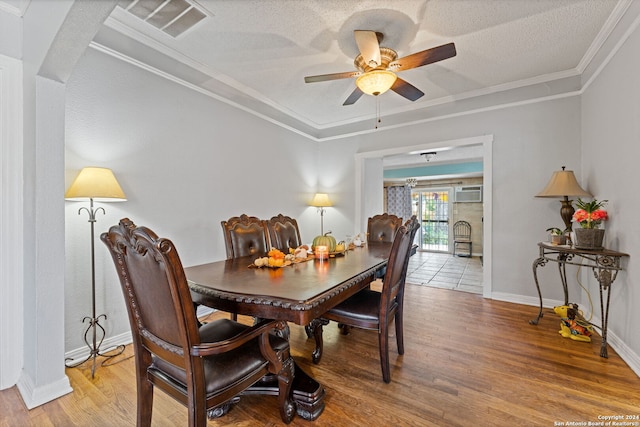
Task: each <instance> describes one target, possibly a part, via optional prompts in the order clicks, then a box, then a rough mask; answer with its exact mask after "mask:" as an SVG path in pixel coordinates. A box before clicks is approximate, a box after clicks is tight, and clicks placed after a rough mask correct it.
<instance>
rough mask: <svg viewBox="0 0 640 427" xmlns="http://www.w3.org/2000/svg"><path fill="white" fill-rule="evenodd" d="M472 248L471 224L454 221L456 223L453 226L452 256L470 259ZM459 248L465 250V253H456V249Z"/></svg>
mask: <svg viewBox="0 0 640 427" xmlns="http://www.w3.org/2000/svg"><path fill="white" fill-rule="evenodd" d="M472 246H473V242H472V241H471V224H469V223H468V222H467V221H456V223H455V224H453V255H458V256H465V257H470V256H471V254H472V253H473V252H472V251H471V248H472ZM461 248H466V249H467V250H466V252H463V253H462V254H460V253H457V252H458V249H461ZM463 250H464V249H463Z"/></svg>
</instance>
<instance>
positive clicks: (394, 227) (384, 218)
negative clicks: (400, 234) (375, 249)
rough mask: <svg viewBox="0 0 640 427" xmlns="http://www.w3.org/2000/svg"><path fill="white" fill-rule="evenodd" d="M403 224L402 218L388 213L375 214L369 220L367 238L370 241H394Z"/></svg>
mask: <svg viewBox="0 0 640 427" xmlns="http://www.w3.org/2000/svg"><path fill="white" fill-rule="evenodd" d="M401 225H402V218H399V217H397V216H395V215H390V214H388V213H383V214H381V215H374V216H372V217H370V218H369V219H368V220H367V240H368V241H369V242H393V238H394V236H395V235H396V232H397V231H398V229H399V228H400V226H401Z"/></svg>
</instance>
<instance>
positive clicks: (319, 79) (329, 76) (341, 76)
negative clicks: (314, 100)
mask: <svg viewBox="0 0 640 427" xmlns="http://www.w3.org/2000/svg"><path fill="white" fill-rule="evenodd" d="M361 74H362V72H360V71H347V72H344V73H333V74H320V75H317V76H307V77H305V78H304V82H305V83H315V82H326V81H327V80H339V79H348V78H351V77H358V76H359V75H361Z"/></svg>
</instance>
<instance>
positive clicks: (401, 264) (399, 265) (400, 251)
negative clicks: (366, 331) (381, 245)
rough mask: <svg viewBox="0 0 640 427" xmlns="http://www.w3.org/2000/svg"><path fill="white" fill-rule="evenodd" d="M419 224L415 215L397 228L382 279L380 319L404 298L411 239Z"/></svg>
mask: <svg viewBox="0 0 640 427" xmlns="http://www.w3.org/2000/svg"><path fill="white" fill-rule="evenodd" d="M419 225H420V224H419V222H418V220H417V219H416V217H415V215H414V216H412V217H411V219H409V220H408V221H407V223H406V225H402V226H400V227H399V228H398V231H397V232H396V235H395V237H394V239H393V244H392V246H391V253H390V256H389V261H388V262H387V271H386V273H385V275H384V279H382V292H381V302H380V319H382V318H383V316H384V315H386V313H390V312H391V311H392V310H393V309H394V308H395V307H396V306H399V305H402V297H403V296H404V284H405V279H406V276H407V266H408V264H409V257H410V256H411V249H412V246H413V239H414V237H415V235H416V231H417V230H418V227H419Z"/></svg>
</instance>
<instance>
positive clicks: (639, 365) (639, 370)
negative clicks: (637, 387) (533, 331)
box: [491, 292, 640, 377]
mask: <svg viewBox="0 0 640 427" xmlns="http://www.w3.org/2000/svg"><path fill="white" fill-rule="evenodd" d="M491 299H495V300H498V301H506V302H512V303H515V304H523V305H532V306H535V307H539V306H540V299H538V298H536V297H527V296H523V295H516V294H507V293H503V292H492V293H491ZM563 304H564V301H559V300H551V299H544V298H543V299H542V306H543V308H553V307H555V306H557V305H563ZM578 305H583V304H582V303H578ZM583 306H584V305H583ZM591 321H592V323H593V324H595V325H601V324H602V321H601V319H600V318H597V317H596V316H595V315H594V317H593V319H591ZM595 331H596V333H598V330H597V329H596V330H595ZM607 344H609V345H610V346H611V348H612V349H614V350H615V352H616V353H618V355H619V356H620V358H621V359H622V360H624V362H625V363H626V364H627V365H628V366H629V367H630V368H631V370H632V371H633V372H635V374H636V375H637V376H638V377H640V356H639V355H638V354H637V353H635V352H634V351H633V350H631V348H629V346H628V345H627V344H625V342H624V341H622V340H621V339H620V338H619V337H618V336H617V335H616V334H614V333H613V332H611V330H610V329H608V330H607Z"/></svg>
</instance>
